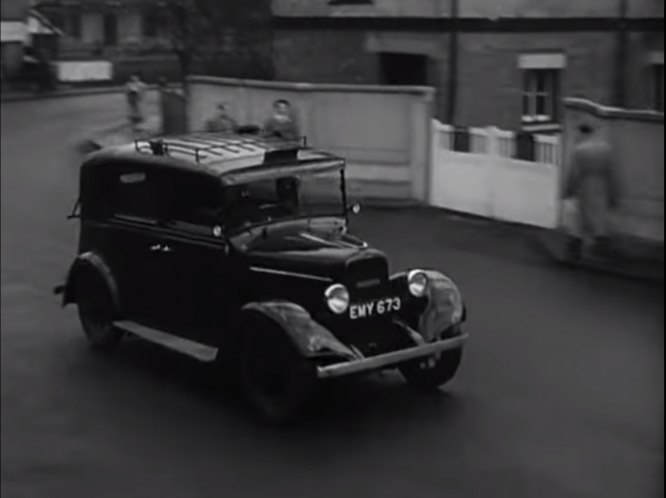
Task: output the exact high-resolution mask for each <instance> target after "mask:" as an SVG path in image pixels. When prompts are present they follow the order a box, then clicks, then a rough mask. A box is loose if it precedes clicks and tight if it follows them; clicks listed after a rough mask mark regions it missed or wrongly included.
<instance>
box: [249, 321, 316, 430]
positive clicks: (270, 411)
mask: <svg viewBox="0 0 666 498" xmlns="http://www.w3.org/2000/svg"><path fill="white" fill-rule="evenodd" d="M267 322H268V320H252V321H251V324H248V325H249V327H247V328H246V329H245V330H244V337H243V346H242V353H241V365H240V377H241V385H242V387H243V391H244V392H245V395H246V397H247V398H248V401H249V402H250V404H251V405H252V407H253V408H254V409H255V410H256V411H257V413H258V414H259V415H260V416H261V417H262V418H263V419H264V420H266V421H268V422H270V423H274V424H279V425H285V424H288V423H291V422H294V421H295V420H297V419H298V418H299V416H301V415H302V414H303V413H304V411H305V408H306V407H307V405H308V402H309V401H310V399H311V395H312V393H313V391H314V387H315V383H316V370H315V365H314V364H313V363H312V362H311V361H309V360H308V359H307V358H304V357H303V356H302V355H301V354H300V352H299V351H298V350H297V349H296V347H295V346H294V344H293V343H292V342H291V341H290V340H289V338H288V336H287V335H286V334H285V333H284V332H283V331H282V330H281V329H280V328H279V327H277V326H276V325H273V324H272V323H267Z"/></svg>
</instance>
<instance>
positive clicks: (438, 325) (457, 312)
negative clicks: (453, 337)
mask: <svg viewBox="0 0 666 498" xmlns="http://www.w3.org/2000/svg"><path fill="white" fill-rule="evenodd" d="M423 271H424V272H425V274H426V276H427V277H428V289H427V294H426V299H425V305H424V307H423V309H422V311H421V312H420V313H419V315H418V318H416V317H414V318H415V320H414V321H413V323H414V326H415V327H416V328H417V330H418V332H419V333H420V334H421V335H422V336H423V338H424V339H425V340H426V341H428V342H429V341H432V340H435V339H437V338H438V337H439V336H440V335H441V333H442V332H444V331H445V330H448V329H450V328H451V327H454V326H457V325H460V324H461V323H462V322H463V321H464V320H465V305H464V303H463V299H462V295H461V293H460V290H459V289H458V287H457V286H456V285H455V283H454V282H453V280H451V279H450V278H449V277H447V276H446V275H444V274H442V273H440V272H438V271H436V270H423ZM391 280H392V281H393V282H394V285H400V286H405V288H406V286H407V273H406V272H405V273H398V274H395V275H393V276H392V277H391ZM410 321H411V320H410Z"/></svg>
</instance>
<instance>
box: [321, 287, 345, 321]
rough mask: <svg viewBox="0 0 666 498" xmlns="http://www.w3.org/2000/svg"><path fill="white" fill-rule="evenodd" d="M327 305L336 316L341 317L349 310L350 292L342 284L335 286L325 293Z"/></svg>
mask: <svg viewBox="0 0 666 498" xmlns="http://www.w3.org/2000/svg"><path fill="white" fill-rule="evenodd" d="M324 296H325V297H326V304H327V305H328V309H330V310H331V311H332V312H333V313H335V314H336V315H341V314H342V313H344V312H345V311H347V308H349V291H348V290H347V288H346V287H345V286H344V285H342V284H333V285H331V286H330V287H329V288H328V289H326V291H325V292H324Z"/></svg>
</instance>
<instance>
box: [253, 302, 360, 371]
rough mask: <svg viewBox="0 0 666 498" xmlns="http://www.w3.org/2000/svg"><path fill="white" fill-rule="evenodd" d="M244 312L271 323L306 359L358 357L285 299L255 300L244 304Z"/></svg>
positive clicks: (348, 358)
mask: <svg viewBox="0 0 666 498" xmlns="http://www.w3.org/2000/svg"><path fill="white" fill-rule="evenodd" d="M243 312H244V313H259V314H260V315H262V316H264V317H266V318H268V319H269V320H271V321H272V322H274V323H275V324H276V325H277V326H278V327H280V329H282V330H283V331H284V333H285V334H287V336H288V337H289V338H290V339H291V341H292V342H293V344H294V345H295V346H296V348H298V350H299V351H300V352H301V354H302V355H303V356H305V357H306V358H320V357H331V356H332V357H336V358H342V359H346V360H353V359H356V358H357V355H356V354H355V353H354V352H353V351H352V350H351V349H349V348H348V347H347V346H345V345H344V344H343V343H341V342H340V341H339V340H338V339H336V337H335V336H334V335H333V334H332V333H331V332H330V331H329V330H328V329H326V328H325V327H324V326H323V325H321V324H320V323H318V322H317V321H315V320H314V319H313V318H312V316H311V315H310V313H308V312H307V311H306V310H305V309H304V308H303V307H301V306H299V305H297V304H294V303H290V302H287V301H262V302H254V303H249V304H247V305H245V306H244V307H243Z"/></svg>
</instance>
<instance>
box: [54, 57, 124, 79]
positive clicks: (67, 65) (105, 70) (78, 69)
mask: <svg viewBox="0 0 666 498" xmlns="http://www.w3.org/2000/svg"><path fill="white" fill-rule="evenodd" d="M56 68H57V74H58V81H62V82H69V83H73V82H82V81H110V80H111V79H112V78H113V64H112V63H111V62H109V61H59V62H57V63H56Z"/></svg>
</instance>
